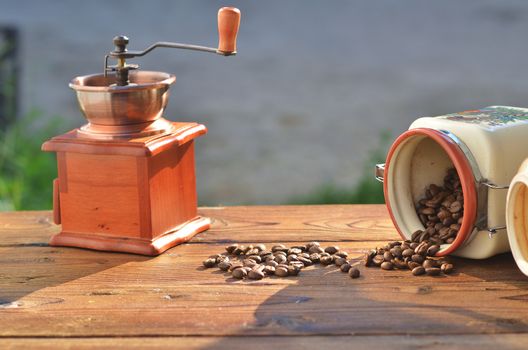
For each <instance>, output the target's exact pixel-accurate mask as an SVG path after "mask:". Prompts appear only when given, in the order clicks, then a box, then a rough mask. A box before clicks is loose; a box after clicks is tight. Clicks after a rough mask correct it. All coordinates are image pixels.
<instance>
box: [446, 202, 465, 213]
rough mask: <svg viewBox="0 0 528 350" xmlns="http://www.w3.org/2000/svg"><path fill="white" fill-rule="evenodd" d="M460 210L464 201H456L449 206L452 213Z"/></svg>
mask: <svg viewBox="0 0 528 350" xmlns="http://www.w3.org/2000/svg"><path fill="white" fill-rule="evenodd" d="M460 210H462V203H460V202H459V201H454V202H453V203H451V205H450V206H449V211H450V212H451V213H458V212H459V211H460Z"/></svg>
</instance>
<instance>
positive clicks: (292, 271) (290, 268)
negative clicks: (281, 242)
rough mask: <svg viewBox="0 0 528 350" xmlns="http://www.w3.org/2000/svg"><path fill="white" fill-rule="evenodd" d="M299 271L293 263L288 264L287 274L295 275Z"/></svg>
mask: <svg viewBox="0 0 528 350" xmlns="http://www.w3.org/2000/svg"><path fill="white" fill-rule="evenodd" d="M299 271H301V269H300V268H299V267H297V266H295V265H288V275H290V276H297V275H298V274H299Z"/></svg>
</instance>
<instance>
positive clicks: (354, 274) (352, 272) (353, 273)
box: [348, 263, 390, 278]
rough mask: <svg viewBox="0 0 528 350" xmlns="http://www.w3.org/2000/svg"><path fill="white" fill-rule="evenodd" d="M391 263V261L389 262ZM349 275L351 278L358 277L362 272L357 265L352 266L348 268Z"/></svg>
mask: <svg viewBox="0 0 528 350" xmlns="http://www.w3.org/2000/svg"><path fill="white" fill-rule="evenodd" d="M389 264H390V263H389ZM348 275H349V276H350V278H358V277H359V276H360V275H361V272H359V269H358V268H356V267H351V268H350V269H349V270H348Z"/></svg>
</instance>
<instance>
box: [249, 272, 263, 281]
mask: <svg viewBox="0 0 528 350" xmlns="http://www.w3.org/2000/svg"><path fill="white" fill-rule="evenodd" d="M247 276H248V278H249V279H252V280H261V279H263V278H264V272H263V271H261V270H251V271H249V273H248V274H247Z"/></svg>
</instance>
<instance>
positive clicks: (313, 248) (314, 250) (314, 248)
mask: <svg viewBox="0 0 528 350" xmlns="http://www.w3.org/2000/svg"><path fill="white" fill-rule="evenodd" d="M308 252H309V253H311V254H314V253H318V254H320V253H322V252H324V249H323V248H321V247H320V246H318V245H314V246H311V247H310V248H309V249H308Z"/></svg>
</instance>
